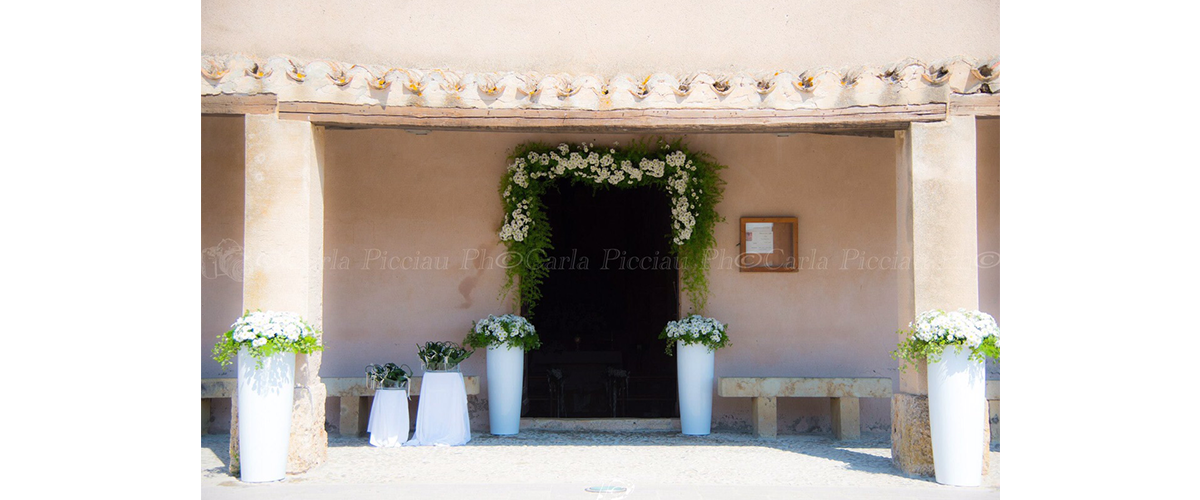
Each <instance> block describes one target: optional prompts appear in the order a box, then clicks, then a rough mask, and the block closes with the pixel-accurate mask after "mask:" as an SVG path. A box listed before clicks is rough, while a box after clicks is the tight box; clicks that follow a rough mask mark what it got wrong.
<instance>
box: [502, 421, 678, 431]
mask: <svg viewBox="0 0 1200 500" xmlns="http://www.w3.org/2000/svg"><path fill="white" fill-rule="evenodd" d="M526 429H529V430H538V431H590V432H631V431H678V430H681V429H682V427H680V424H679V419H678V418H522V419H521V430H526Z"/></svg>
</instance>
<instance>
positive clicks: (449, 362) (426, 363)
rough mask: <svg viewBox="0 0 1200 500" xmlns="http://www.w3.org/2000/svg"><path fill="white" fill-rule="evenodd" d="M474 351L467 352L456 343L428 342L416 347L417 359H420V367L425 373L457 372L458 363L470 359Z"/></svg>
mask: <svg viewBox="0 0 1200 500" xmlns="http://www.w3.org/2000/svg"><path fill="white" fill-rule="evenodd" d="M471 354H474V351H469V350H467V349H465V348H463V346H461V345H458V343H457V342H450V341H430V342H426V343H425V345H418V346H417V357H418V358H421V366H422V368H423V369H424V370H425V371H427V372H428V371H453V370H458V365H459V363H462V362H463V361H465V360H466V359H467V358H469V357H471Z"/></svg>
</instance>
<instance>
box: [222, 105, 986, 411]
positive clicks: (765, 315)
mask: <svg viewBox="0 0 1200 500" xmlns="http://www.w3.org/2000/svg"><path fill="white" fill-rule="evenodd" d="M997 125H998V122H995V121H993V122H981V124H980V125H979V131H980V138H979V141H978V144H979V154H980V161H979V165H980V175H979V177H980V189H981V193H980V195H979V199H980V203H979V206H980V210H981V214H980V221H981V222H980V234H981V235H980V242H981V243H980V249H981V251H987V250H989V249H992V248H998V246H997V245H998V241H999V240H998V230H999V226H998V220H999V216H998V208H999V202H998V199H999V198H998V193H999V185H998V179H999V177H998V173H999V169H998V164H999V162H998V158H999V150H998V143H999V141H998V133H999V128H998V126H997ZM205 131H206V132H205V135H204V145H203V147H204V155H205V162H204V166H205V169H206V175H205V178H204V179H205V188H204V189H205V205H204V207H203V208H204V210H205V219H204V225H205V228H204V230H203V232H204V235H205V236H204V237H205V244H206V245H209V244H211V243H209V242H210V241H212V240H213V239H214V238H217V236H216V235H215V231H216V230H215V229H213V228H210V227H208V226H211V225H218V226H221V227H227V228H228V229H229V230H233V229H234V228H235V227H236V228H240V227H241V226H240V224H241V222H240V217H241V212H240V208H238V209H237V210H234V209H233V203H223V202H221V201H220V200H222V199H226V198H227V199H240V194H241V192H240V181H239V183H233V181H232V176H233V175H234V172H235V171H236V174H238V175H240V173H241V163H240V161H238V160H237V159H236V158H235V157H236V156H237V154H235V153H240V152H241V143H240V142H237V141H233V140H228V139H227V138H228V137H229V136H233V135H236V134H239V133H240V132H241V125H240V123H239V122H236V121H234V122H230V121H228V120H225V119H215V118H205ZM218 132H219V133H218ZM630 138H631V136H615V135H612V136H604V135H562V134H541V135H530V134H502V133H473V132H434V133H431V134H430V135H427V136H417V135H413V134H410V133H406V132H403V131H398V130H383V129H374V130H328V131H327V133H326V141H327V142H326V169H325V196H326V202H325V203H326V204H325V214H326V223H325V257H326V274H325V299H324V300H325V310H324V315H325V317H324V323H325V324H324V327H325V332H326V336H325V342H326V346H327V351H326V353H325V355H324V358H323V364H322V367H321V375H322V376H325V377H355V376H361V374H362V367H363V366H364V365H365V364H367V363H378V362H384V361H396V362H402V363H408V364H409V365H411V366H418V365H419V363H418V361H417V358H416V353H415V351H416V348H415V346H414V344H416V343H418V342H423V341H426V340H454V341H461V340H462V338H463V336H464V334H465V331H466V329H467V328H468V327H469V325H470V323H471V321H472V320H474V319H477V318H479V317H482V316H485V315H487V314H489V313H504V312H509V309H508V307H509V305H508V304H509V303H508V302H507V301H504V302H502V301H500V300H498V298H497V295H498V291H499V288H500V286H501V284H502V283H503V274H504V273H503V269H501V268H500V267H499V266H496V265H489V263H488V257H494V256H495V255H497V254H498V253H499V252H500V251H501V250H502V248H503V247H502V246H501V245H500V244H499V241H498V237H497V235H496V228H497V227H498V226H499V225H500V223H501V221H502V220H503V214H502V212H501V207H500V201H499V195H498V193H497V189H496V187H497V185H498V182H499V179H500V176H501V175H502V174H503V172H504V169H505V161H504V157H505V156H506V155H507V152H508V150H509V149H511V148H512V147H513V146H515V145H517V144H519V143H522V142H525V141H528V140H541V141H546V142H558V141H589V142H594V143H597V144H607V143H612V142H613V141H620V142H622V143H624V142H627V141H628V140H629V139H630ZM686 139H687V141H688V142H689V144H690V145H691V146H692V147H693V148H696V149H699V150H703V151H706V152H708V153H710V154H712V155H713V156H714V157H715V158H717V159H718V161H720V162H722V163H724V164H726V165H728V166H729V169H728V170H726V171H724V173H723V177H724V179H725V180H726V181H727V183H728V185H727V186H726V192H725V201H724V202H722V203H721V204H720V205H719V206H718V207H717V208H718V211H719V212H720V213H721V214H722V215H724V216H725V217H726V222H725V223H723V224H720V225H719V226H718V228H717V238H718V248H717V250H718V252H719V255H720V256H728V257H732V256H733V255H736V253H737V251H738V249H737V247H736V245H737V243H738V227H737V220H738V218H739V217H742V216H774V215H779V216H796V217H798V218H799V225H800V233H799V237H800V253H801V256H802V257H815V258H814V259H812V260H807V261H804V262H802V269H801V270H800V271H799V272H797V273H740V272H738V271H737V270H736V269H735V268H733V267H732V266H730V265H729V262H725V261H723V260H722V259H721V257H718V260H717V261H714V262H713V265H714V269H713V271H712V274H711V286H712V292H713V295H712V299H711V302H710V306H709V309H708V311H707V313H708V314H709V315H711V316H714V317H717V318H719V319H721V320H722V321H725V322H727V323H729V324H730V334H731V336H732V338H733V345H732V346H731V347H729V348H727V349H725V350H722V351H721V352H720V353H719V354H718V356H717V366H716V372H717V375H718V376H771V375H775V376H788V375H790V376H883V377H895V375H896V367H897V365H896V362H895V361H894V360H892V359H891V358H890V357H889V355H888V352H889V351H890V350H891V349H893V348H894V347H895V341H896V337H895V334H894V329H895V325H896V323H897V318H896V306H895V304H896V300H897V298H896V286H897V284H896V277H895V273H894V272H893V271H892V268H893V266H895V265H896V260H895V259H894V256H895V255H896V253H895V214H894V210H895V208H894V207H895V201H894V199H895V198H894V197H895V188H894V183H895V171H894V168H895V167H894V165H895V152H894V150H893V148H894V140H892V139H887V138H865V137H850V136H827V135H816V134H796V135H792V136H788V137H777V136H775V135H694V136H688V137H686ZM210 169H211V170H216V171H217V173H214V174H209V173H208V172H207V171H208V170H210ZM221 172H224V173H221ZM218 174H219V175H220V178H222V179H226V180H227V181H228V182H226V183H224V184H222V183H220V182H217V180H216V179H217V175H218ZM218 189H220V190H228V191H230V192H220V193H217V192H214V190H218ZM234 192H236V195H234V194H233V193H234ZM210 200H211V202H210ZM239 206H240V205H239ZM235 219H236V220H235ZM235 224H236V226H235ZM985 233H986V234H985ZM210 234H213V236H210ZM222 237H224V236H222ZM217 241H219V239H218V240H217ZM238 241H239V243H240V238H239V240H238ZM985 242H986V243H985ZM423 267H425V268H423ZM994 269H996V271H992V269H986V270H981V279H980V287H981V307H982V308H983V309H984V310H987V311H989V312H993V313H996V314H998V312H999V309H998V307H999V303H998V286H999V282H998V268H994ZM227 281H228V280H227ZM205 293H206V295H205V297H206V299H205V303H204V311H203V314H204V318H205V319H204V324H203V326H202V327H203V329H204V332H203V337H204V338H205V339H208V338H209V337H211V336H214V335H216V334H217V333H219V331H220V330H223V329H224V328H225V327H226V326H227V325H228V323H229V322H230V321H231V320H232V319H233V318H234V317H236V315H237V314H238V313H239V312H240V311H239V309H238V308H239V307H240V300H239V298H238V294H240V284H239V286H236V287H234V286H232V285H229V284H222V285H220V288H218V285H217V284H215V283H214V282H213V280H206V281H205ZM210 346H211V342H210V341H207V340H206V343H205V348H206V349H207V348H209V347H210ZM205 356H206V362H205V365H204V373H203V375H204V376H218V375H219V373H218V370H217V369H216V368H215V364H213V363H211V362H210V361H207V354H205ZM483 358H484V357H483V355H482V353H480V354H479V355H477V356H476V357H474V358H472V359H470V360H468V361H467V362H466V364H465V365H464V371H465V372H466V373H468V374H472V375H482V374H484V372H485V365H484V359H483ZM230 372H232V371H230ZM225 376H229V375H228V374H226V375H225ZM484 391H485V394H486V381H484ZM473 399H474V398H473ZM476 405H478V401H476ZM862 408H863V412H864V414H863V424H864V426H865V429H866V430H868V431H878V432H882V431H886V430H887V429H888V426H889V425H890V420H889V419H890V416H889V411H888V408H889V406H888V402H887V401H886V400H870V399H867V400H863V403H862ZM479 410H480V408H476V409H475V411H476V413H475V415H474V417H473V420H474V423H475V425H476V427H477V428H479V429H482V428H484V427H486V414H481V413H478V411H479ZM327 414H328V415H331V416H335V415H337V414H338V412H337V409H336V407H332V408H331V409H330V410H329V411H327ZM749 415H750V411H749V401H748V400H745V399H725V398H716V399H715V401H714V419H715V423H716V425H717V428H724V429H741V430H748V429H749V425H748V422H749ZM779 415H780V424H781V427H780V430H781V432H810V431H828V430H829V425H830V422H829V408H828V401H827V400H823V399H783V400H781V401H780V406H779ZM219 418H220V417H218V419H219ZM334 423H336V422H334Z"/></svg>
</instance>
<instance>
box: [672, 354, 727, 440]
mask: <svg viewBox="0 0 1200 500" xmlns="http://www.w3.org/2000/svg"><path fill="white" fill-rule="evenodd" d="M675 359H676V363H677V367H678V369H679V374H678V375H679V423H680V424H681V426H682V427H683V433H684V434H685V435H689V436H706V435H708V434H709V433H710V432H712V398H713V367H714V365H715V364H716V359H717V353H716V352H714V351H712V350H710V349H709V348H708V346H705V345H701V344H688V345H684V343H683V342H682V341H677V342H676V344H675Z"/></svg>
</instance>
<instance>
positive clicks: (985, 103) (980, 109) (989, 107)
mask: <svg viewBox="0 0 1200 500" xmlns="http://www.w3.org/2000/svg"><path fill="white" fill-rule="evenodd" d="M949 108H950V114H951V115H974V116H976V117H979V118H994V117H998V116H1000V94H951V95H950V103H949Z"/></svg>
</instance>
